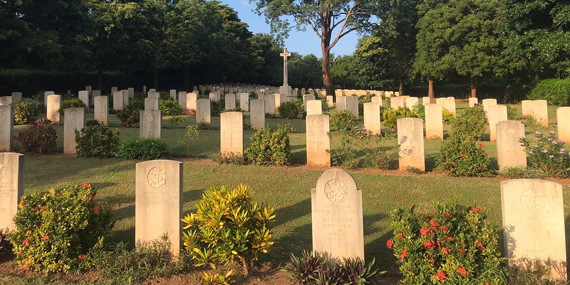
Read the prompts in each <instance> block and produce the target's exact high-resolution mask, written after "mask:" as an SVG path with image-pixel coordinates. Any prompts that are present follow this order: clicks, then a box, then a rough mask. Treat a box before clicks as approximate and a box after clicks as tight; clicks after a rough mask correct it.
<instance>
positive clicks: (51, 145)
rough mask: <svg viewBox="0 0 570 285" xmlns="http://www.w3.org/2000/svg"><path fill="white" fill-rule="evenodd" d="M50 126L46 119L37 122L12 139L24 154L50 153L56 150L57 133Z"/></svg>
mask: <svg viewBox="0 0 570 285" xmlns="http://www.w3.org/2000/svg"><path fill="white" fill-rule="evenodd" d="M50 124H51V121H49V120H47V119H40V120H37V121H35V122H33V123H32V124H30V126H29V127H28V128H27V129H26V130H25V131H23V132H21V133H19V134H18V136H16V137H14V141H15V142H16V143H18V145H19V146H20V147H21V148H22V151H23V152H24V153H41V154H48V153H52V152H54V151H55V148H56V139H57V133H56V132H55V129H54V128H53V127H52V126H50Z"/></svg>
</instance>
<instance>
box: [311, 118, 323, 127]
mask: <svg viewBox="0 0 570 285" xmlns="http://www.w3.org/2000/svg"><path fill="white" fill-rule="evenodd" d="M312 124H313V127H315V128H320V127H321V126H322V125H323V119H321V118H320V117H317V118H314V119H313V122H312Z"/></svg>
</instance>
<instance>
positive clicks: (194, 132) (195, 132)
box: [178, 126, 200, 157]
mask: <svg viewBox="0 0 570 285" xmlns="http://www.w3.org/2000/svg"><path fill="white" fill-rule="evenodd" d="M198 136H200V129H198V126H187V127H186V133H185V134H184V137H182V139H181V140H179V141H178V143H181V144H184V145H186V156H187V157H190V147H191V146H192V145H193V144H194V140H196V139H198Z"/></svg>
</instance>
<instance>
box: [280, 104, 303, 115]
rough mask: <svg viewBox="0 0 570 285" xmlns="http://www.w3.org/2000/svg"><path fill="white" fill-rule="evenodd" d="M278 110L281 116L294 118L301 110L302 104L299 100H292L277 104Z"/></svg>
mask: <svg viewBox="0 0 570 285" xmlns="http://www.w3.org/2000/svg"><path fill="white" fill-rule="evenodd" d="M278 110H279V115H280V116H281V118H285V119H296V118H297V117H298V116H299V114H300V113H301V112H303V106H302V105H301V102H300V101H299V100H293V101H289V102H285V103H283V104H281V105H279V108H278Z"/></svg>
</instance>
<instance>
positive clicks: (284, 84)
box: [280, 48, 291, 86]
mask: <svg viewBox="0 0 570 285" xmlns="http://www.w3.org/2000/svg"><path fill="white" fill-rule="evenodd" d="M280 55H281V57H283V86H289V82H288V80H287V58H288V57H290V56H291V53H288V52H287V48H285V49H283V53H281V54H280Z"/></svg>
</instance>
